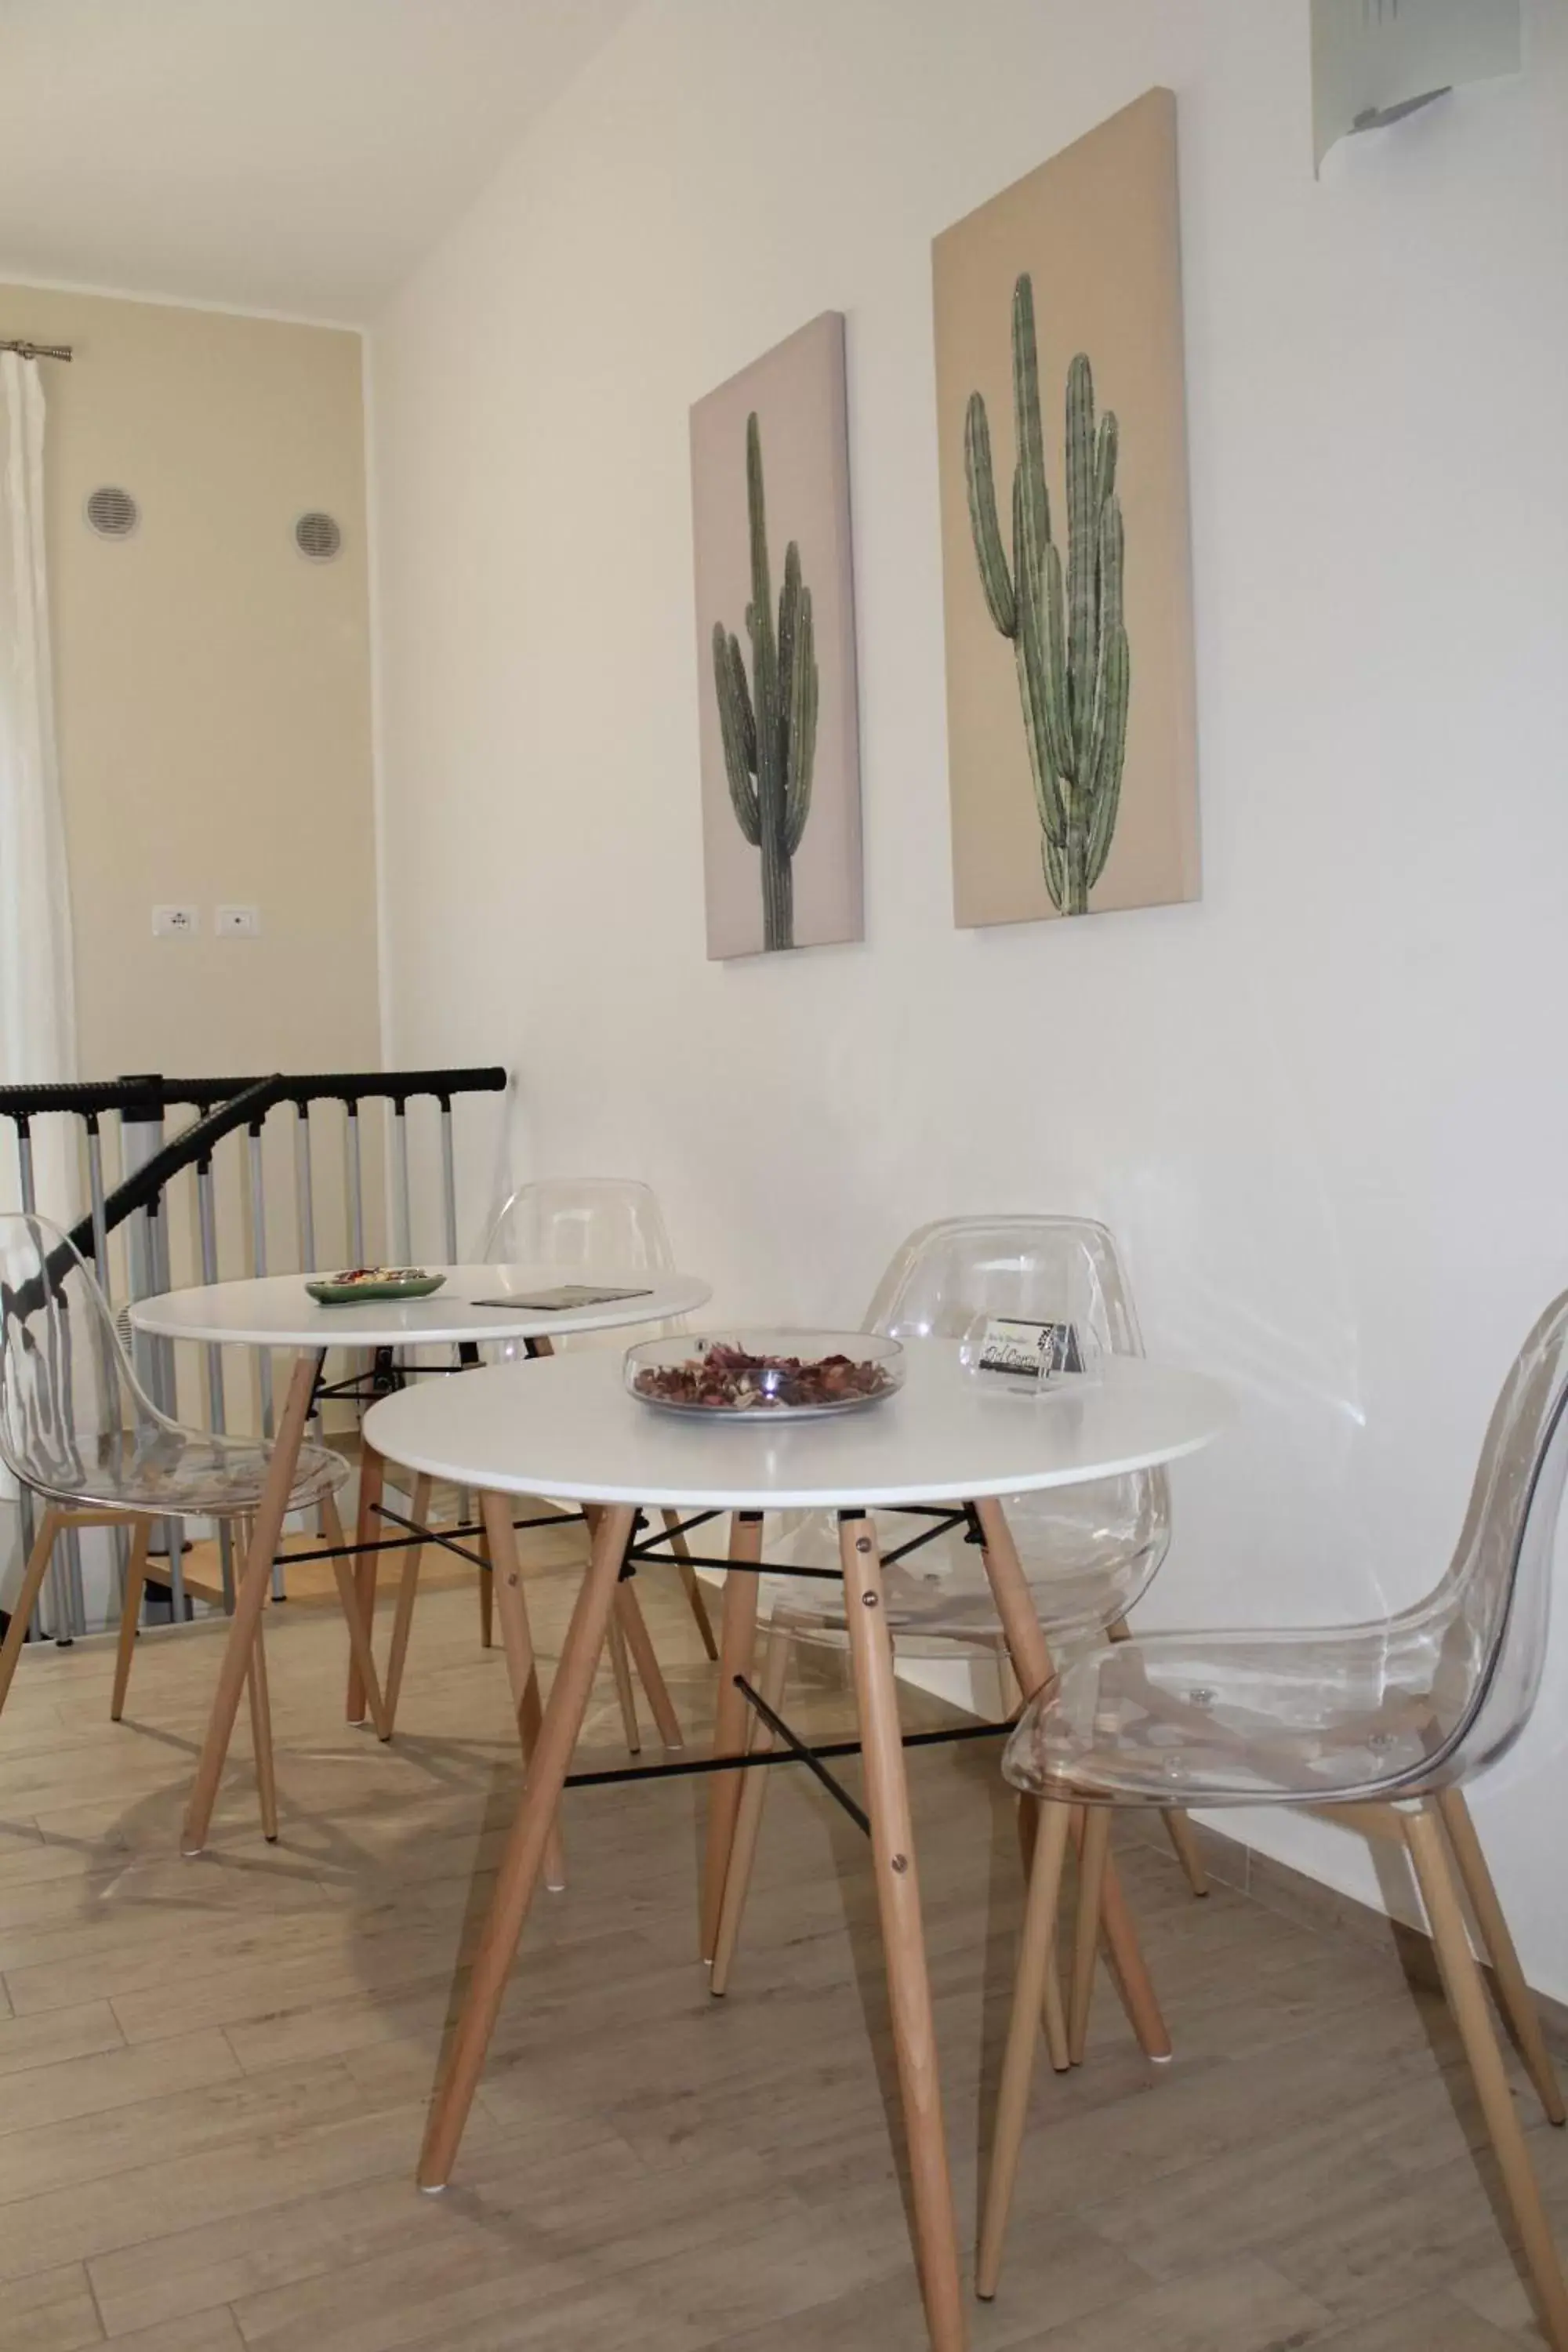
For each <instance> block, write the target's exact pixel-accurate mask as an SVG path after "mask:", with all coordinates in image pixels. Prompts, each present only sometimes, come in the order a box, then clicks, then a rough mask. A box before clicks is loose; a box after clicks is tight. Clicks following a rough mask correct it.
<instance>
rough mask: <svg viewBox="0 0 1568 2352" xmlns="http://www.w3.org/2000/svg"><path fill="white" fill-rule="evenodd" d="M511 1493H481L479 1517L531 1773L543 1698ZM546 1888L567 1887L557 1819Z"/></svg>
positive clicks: (514, 1704)
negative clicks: (524, 1594)
mask: <svg viewBox="0 0 1568 2352" xmlns="http://www.w3.org/2000/svg"><path fill="white" fill-rule="evenodd" d="M511 1508H512V1504H511V1496H510V1495H495V1494H482V1495H481V1496H479V1513H480V1516H481V1517H482V1518H483V1520H484V1523H485V1542H486V1545H487V1547H488V1549H489V1553H490V1558H491V1561H492V1563H493V1567H494V1573H495V1580H496V1581H495V1592H496V1599H497V1602H498V1604H499V1606H500V1630H501V1640H502V1642H503V1643H505V1645H506V1666H507V1675H508V1677H509V1679H510V1683H511V1703H512V1708H513V1711H514V1713H515V1714H516V1717H517V1736H518V1740H519V1743H520V1744H521V1748H522V1761H523V1769H524V1770H525V1771H527V1770H528V1769H531V1765H532V1762H533V1755H534V1750H535V1749H536V1748H537V1747H538V1745H539V1734H540V1727H541V1725H542V1720H543V1710H542V1706H541V1704H540V1697H539V1669H538V1667H537V1665H536V1664H535V1661H534V1655H533V1635H532V1632H531V1628H530V1626H529V1622H528V1602H527V1601H526V1599H525V1598H524V1596H523V1590H522V1568H521V1562H520V1561H519V1559H518V1556H517V1531H516V1529H515V1528H513V1526H512V1523H511ZM544 1884H545V1885H546V1886H547V1887H549V1888H550V1890H551V1892H552V1894H559V1893H560V1891H561V1889H562V1888H563V1886H564V1885H565V1884H566V1856H565V1852H564V1849H563V1844H562V1838H561V1822H560V1817H559V1815H557V1817H556V1819H555V1820H554V1821H553V1822H552V1823H551V1828H550V1836H549V1840H548V1842H547V1843H546V1845H545V1848H544Z"/></svg>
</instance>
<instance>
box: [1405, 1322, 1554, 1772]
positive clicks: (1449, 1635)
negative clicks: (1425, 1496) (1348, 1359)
mask: <svg viewBox="0 0 1568 2352" xmlns="http://www.w3.org/2000/svg"><path fill="white" fill-rule="evenodd" d="M1565 1478H1568V1292H1564V1294H1563V1297H1560V1298H1557V1299H1555V1300H1553V1302H1552V1305H1551V1306H1550V1307H1548V1308H1547V1309H1546V1312H1545V1313H1544V1314H1543V1315H1542V1318H1541V1319H1540V1321H1539V1322H1538V1323H1537V1324H1536V1326H1535V1328H1534V1329H1533V1330H1532V1331H1531V1334H1530V1337H1529V1338H1528V1339H1526V1341H1525V1343H1524V1345H1523V1347H1522V1348H1521V1349H1520V1352H1519V1354H1518V1356H1517V1358H1516V1359H1515V1360H1514V1364H1513V1368H1512V1370H1510V1373H1509V1375H1508V1378H1507V1380H1506V1381H1504V1382H1503V1385H1502V1391H1501V1393H1500V1396H1499V1398H1498V1401H1497V1404H1496V1406H1495V1407H1494V1409H1493V1412H1492V1417H1491V1421H1490V1423H1489V1426H1488V1429H1487V1434H1486V1442H1485V1444H1483V1446H1482V1448H1481V1457H1480V1461H1479V1465H1478V1466H1477V1470H1476V1476H1475V1482H1474V1484H1473V1486H1471V1489H1470V1502H1469V1508H1468V1511H1467V1512H1466V1514H1465V1524H1464V1527H1463V1528H1462V1529H1461V1531H1460V1535H1459V1541H1458V1547H1457V1549H1456V1550H1455V1553H1454V1557H1453V1560H1452V1562H1451V1563H1450V1565H1449V1568H1448V1571H1447V1575H1446V1576H1445V1577H1444V1578H1443V1580H1442V1582H1441V1583H1440V1584H1439V1585H1438V1586H1437V1587H1436V1591H1433V1592H1432V1593H1431V1594H1429V1595H1428V1597H1427V1599H1426V1601H1422V1602H1420V1603H1419V1604H1418V1605H1417V1606H1416V1607H1415V1609H1413V1610H1411V1611H1409V1612H1406V1614H1405V1616H1403V1617H1401V1618H1398V1619H1396V1620H1395V1621H1394V1624H1393V1626H1391V1628H1390V1648H1391V1675H1394V1676H1396V1677H1397V1679H1398V1680H1399V1681H1400V1682H1403V1683H1407V1684H1411V1685H1414V1686H1415V1687H1418V1688H1420V1689H1421V1690H1422V1691H1423V1693H1424V1695H1425V1694H1426V1692H1427V1691H1428V1690H1429V1692H1430V1701H1429V1703H1430V1706H1431V1710H1432V1717H1433V1719H1432V1722H1431V1724H1430V1727H1429V1728H1428V1731H1427V1734H1426V1738H1427V1743H1428V1748H1429V1750H1430V1751H1432V1752H1433V1753H1434V1754H1435V1755H1436V1757H1437V1758H1438V1759H1440V1761H1441V1766H1442V1770H1441V1773H1440V1775H1439V1776H1438V1777H1441V1778H1443V1779H1446V1780H1459V1779H1463V1778H1465V1777H1466V1776H1467V1775H1468V1774H1469V1773H1471V1772H1476V1771H1479V1770H1480V1769H1481V1768H1482V1767H1483V1766H1484V1765H1487V1764H1489V1763H1492V1762H1494V1761H1495V1760H1496V1759H1497V1758H1498V1757H1500V1756H1501V1755H1502V1754H1503V1753H1504V1752H1505V1750H1506V1749H1507V1748H1510V1747H1511V1746H1512V1744H1513V1742H1514V1740H1515V1739H1516V1738H1518V1736H1519V1734H1520V1732H1521V1730H1522V1729H1523V1727H1524V1725H1525V1724H1526V1722H1527V1721H1528V1720H1529V1717H1530V1711H1531V1707H1532V1706H1534V1704H1535V1699H1536V1694H1537V1692H1538V1691H1539V1690H1540V1687H1541V1676H1542V1670H1543V1668H1544V1665H1545V1663H1546V1642H1547V1633H1548V1626H1549V1622H1550V1617H1551V1607H1552V1564H1553V1555H1554V1551H1555V1546H1556V1536H1557V1522H1558V1517H1559V1514H1560V1512H1561V1509H1562V1505H1563V1484H1564V1480H1565ZM1413 1643H1414V1644H1418V1645H1419V1646H1420V1648H1421V1650H1422V1651H1423V1652H1424V1653H1425V1654H1426V1662H1427V1666H1428V1669H1429V1675H1430V1679H1429V1681H1428V1679H1427V1675H1426V1673H1418V1674H1412V1673H1411V1672H1410V1671H1409V1666H1408V1664H1406V1661H1407V1660H1408V1659H1409V1652H1410V1648H1411V1645H1412V1644H1413Z"/></svg>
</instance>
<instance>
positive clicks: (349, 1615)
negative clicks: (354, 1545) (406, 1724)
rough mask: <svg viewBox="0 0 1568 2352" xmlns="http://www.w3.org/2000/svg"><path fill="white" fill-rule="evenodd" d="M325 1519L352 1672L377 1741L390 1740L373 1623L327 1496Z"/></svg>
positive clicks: (339, 1521)
mask: <svg viewBox="0 0 1568 2352" xmlns="http://www.w3.org/2000/svg"><path fill="white" fill-rule="evenodd" d="M321 1517H322V1518H323V1519H324V1521H325V1522H326V1528H327V1541H328V1542H329V1543H330V1544H331V1547H332V1549H333V1552H334V1554H335V1557H334V1559H333V1561H332V1574H333V1576H334V1577H335V1579H336V1580H337V1587H338V1604H339V1606H340V1608H341V1609H342V1612H343V1623H344V1624H345V1625H346V1626H347V1628H348V1636H349V1671H350V1673H351V1674H357V1675H358V1676H359V1680H360V1687H361V1689H362V1690H363V1692H364V1696H365V1706H366V1708H367V1709H368V1711H369V1715H370V1719H371V1722H372V1724H373V1725H374V1728H375V1736H376V1738H378V1739H390V1738H391V1737H392V1717H391V1716H390V1715H389V1714H388V1713H387V1708H386V1702H385V1700H384V1698H383V1696H382V1691H381V1684H380V1682H379V1681H378V1680H377V1678H376V1671H375V1654H374V1651H373V1650H372V1648H371V1643H370V1636H371V1625H370V1621H368V1620H367V1619H366V1618H365V1617H363V1615H362V1614H361V1612H360V1605H359V1589H358V1587H357V1585H356V1584H355V1582H354V1572H353V1568H352V1567H351V1566H350V1564H349V1559H348V1538H347V1537H346V1536H345V1535H344V1533H343V1523H342V1519H341V1518H340V1517H338V1507H337V1505H336V1503H335V1502H334V1501H333V1499H332V1497H331V1495H324V1496H322V1497H321ZM373 1556H374V1555H373Z"/></svg>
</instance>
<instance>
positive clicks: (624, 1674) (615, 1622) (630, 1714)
mask: <svg viewBox="0 0 1568 2352" xmlns="http://www.w3.org/2000/svg"><path fill="white" fill-rule="evenodd" d="M608 1646H609V1652H610V1672H611V1674H612V1675H614V1676H615V1682H616V1699H617V1701H618V1702H619V1705H620V1710H621V1726H622V1729H623V1731H624V1733H625V1737H626V1753H627V1754H628V1755H629V1756H640V1755H641V1754H642V1726H641V1725H640V1724H639V1723H638V1721H637V1691H636V1689H635V1688H634V1686H633V1684H632V1662H631V1659H630V1657H629V1656H628V1655H627V1653H626V1630H625V1628H624V1627H623V1625H622V1624H621V1621H620V1619H619V1617H618V1616H617V1615H616V1614H615V1613H614V1612H611V1616H610V1634H609V1645H608Z"/></svg>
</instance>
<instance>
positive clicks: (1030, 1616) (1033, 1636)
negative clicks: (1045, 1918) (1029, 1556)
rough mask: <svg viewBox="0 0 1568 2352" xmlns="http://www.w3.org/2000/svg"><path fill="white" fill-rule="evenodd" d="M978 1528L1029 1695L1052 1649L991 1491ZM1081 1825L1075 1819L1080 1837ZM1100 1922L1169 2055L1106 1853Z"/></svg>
mask: <svg viewBox="0 0 1568 2352" xmlns="http://www.w3.org/2000/svg"><path fill="white" fill-rule="evenodd" d="M975 1511H976V1513H977V1515H978V1517H979V1520H980V1530H981V1533H982V1535H983V1536H984V1551H983V1554H982V1557H983V1559H984V1562H985V1573H986V1575H987V1577H988V1578H989V1579H990V1582H991V1591H992V1596H993V1598H994V1601H995V1603H996V1614H997V1615H998V1617H1000V1619H1001V1620H1002V1630H1003V1632H1004V1633H1005V1635H1006V1637H1007V1648H1008V1650H1009V1652H1010V1653H1011V1655H1012V1660H1013V1671H1014V1673H1015V1674H1016V1675H1017V1677H1018V1681H1019V1683H1020V1685H1022V1687H1023V1689H1024V1690H1025V1692H1026V1694H1027V1695H1028V1696H1030V1697H1031V1698H1032V1697H1033V1696H1034V1695H1035V1693H1036V1692H1037V1691H1040V1690H1043V1689H1044V1688H1045V1685H1047V1683H1048V1682H1049V1680H1050V1678H1051V1674H1052V1666H1051V1654H1050V1650H1049V1647H1048V1645H1047V1641H1046V1637H1045V1634H1044V1633H1043V1632H1042V1630H1041V1626H1040V1621H1039V1619H1038V1617H1037V1615H1036V1613H1035V1607H1034V1603H1033V1601H1031V1600H1030V1599H1029V1587H1028V1583H1027V1581H1026V1578H1025V1575H1024V1570H1023V1564H1022V1562H1021V1561H1020V1559H1019V1558H1018V1550H1017V1546H1016V1544H1015V1543H1014V1541H1013V1531H1012V1529H1011V1528H1009V1527H1008V1525H1007V1517H1006V1514H1005V1511H1004V1510H1003V1508H1002V1506H1001V1504H1000V1503H999V1502H998V1501H997V1499H996V1497H995V1496H987V1497H986V1498H985V1500H984V1501H983V1502H979V1503H977V1504H976V1505H975ZM1081 1833H1082V1824H1081V1822H1080V1823H1079V1836H1080V1837H1081ZM1100 1924H1101V1926H1102V1927H1103V1928H1104V1931H1105V1948H1106V1955H1107V1958H1108V1960H1109V1962H1110V1974H1111V1980H1112V1982H1113V1983H1114V1984H1115V1987H1116V1990H1117V1992H1118V1994H1119V1995H1120V1997H1121V2005H1122V2007H1123V2009H1125V2011H1127V2015H1128V2019H1129V2021H1130V2022H1131V2027H1132V2031H1133V2032H1134V2033H1135V2034H1136V2035H1137V2037H1138V2042H1139V2046H1140V2048H1141V2049H1142V2052H1143V2054H1144V2056H1145V2057H1146V2058H1151V2059H1153V2060H1154V2061H1155V2062H1156V2063H1163V2062H1164V2061H1165V2060H1166V2059H1168V2058H1169V2057H1170V2055H1171V2036H1170V2033H1169V2032H1168V2030H1167V2028H1166V2025H1165V2021H1164V2019H1163V2016H1162V2015H1161V2013H1160V2003H1159V2001H1158V2000H1157V1999H1156V1997H1155V1993H1154V1987H1153V1984H1152V1981H1151V1979H1150V1976H1149V1970H1148V1968H1147V1966H1146V1964H1145V1962H1144V1958H1143V1953H1142V1947H1141V1946H1140V1944H1139V1941H1138V1931H1137V1929H1136V1928H1135V1927H1133V1925H1132V1916H1131V1913H1130V1911H1129V1910H1128V1908H1127V1898H1126V1896H1125V1895H1123V1893H1122V1891H1121V1876H1120V1874H1119V1873H1118V1871H1117V1868H1116V1864H1115V1863H1114V1862H1113V1861H1111V1860H1110V1858H1109V1857H1108V1858H1107V1860H1106V1864H1105V1874H1104V1879H1103V1882H1102V1886H1101V1895H1100Z"/></svg>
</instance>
